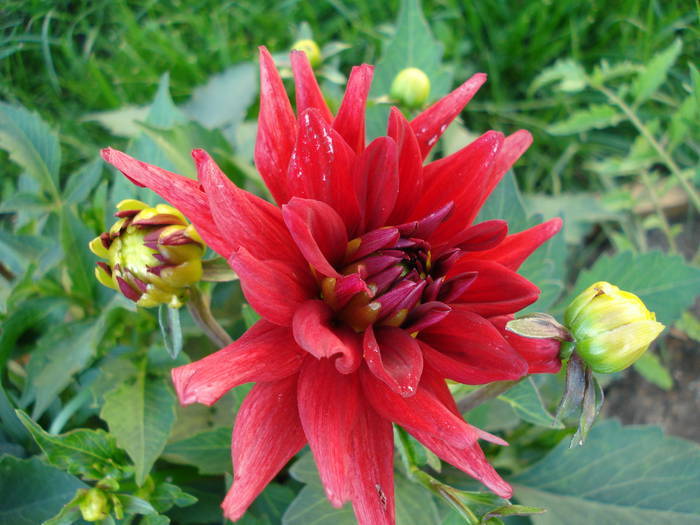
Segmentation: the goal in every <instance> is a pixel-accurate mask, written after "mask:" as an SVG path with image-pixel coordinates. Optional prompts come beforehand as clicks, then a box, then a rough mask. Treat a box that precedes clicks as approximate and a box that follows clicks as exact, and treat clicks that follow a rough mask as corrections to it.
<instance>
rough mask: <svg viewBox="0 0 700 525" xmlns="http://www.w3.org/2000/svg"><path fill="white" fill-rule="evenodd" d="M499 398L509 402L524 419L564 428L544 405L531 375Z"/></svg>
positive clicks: (536, 423)
mask: <svg viewBox="0 0 700 525" xmlns="http://www.w3.org/2000/svg"><path fill="white" fill-rule="evenodd" d="M498 399H500V400H501V401H503V402H505V403H508V404H509V405H510V406H511V407H512V408H513V411H514V412H515V413H516V414H517V415H518V416H519V417H520V418H521V419H522V420H524V421H527V422H529V423H533V424H535V425H539V426H542V427H549V428H564V425H563V424H561V423H560V422H557V421H555V419H554V417H553V416H552V414H550V413H549V411H548V410H547V408H546V407H545V406H544V402H543V401H542V397H541V396H540V393H539V391H538V390H537V386H535V383H534V381H533V379H532V378H531V377H528V378H527V379H525V380H523V381H521V382H520V383H518V384H517V385H515V386H514V387H513V388H511V389H510V390H508V391H507V392H505V393H503V394H501V395H500V396H498Z"/></svg>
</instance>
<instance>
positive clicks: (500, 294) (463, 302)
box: [447, 252, 540, 317]
mask: <svg viewBox="0 0 700 525" xmlns="http://www.w3.org/2000/svg"><path fill="white" fill-rule="evenodd" d="M482 253H486V252H475V254H478V255H481V254H482ZM475 254H471V253H470V254H468V255H466V256H464V257H462V258H461V259H460V260H459V261H457V263H456V264H455V265H454V266H453V267H452V268H450V271H449V272H448V273H447V277H448V278H450V277H452V276H454V275H457V274H460V273H463V272H477V274H478V275H477V276H476V279H474V282H473V283H472V284H471V285H470V286H469V288H467V289H466V290H465V292H464V293H463V294H462V296H461V297H458V298H457V299H454V300H453V302H452V303H450V306H453V307H454V306H455V305H459V306H460V308H463V309H466V310H470V311H472V312H475V313H477V314H479V315H482V316H484V317H492V316H494V315H504V314H512V313H515V312H517V311H519V310H522V309H523V308H525V307H526V306H528V305H530V304H532V303H534V302H535V301H536V300H537V297H539V295H540V290H539V288H537V286H535V285H534V284H532V283H531V282H530V281H528V280H527V279H525V277H523V276H522V275H518V274H517V273H515V272H514V271H513V270H509V269H508V268H506V267H505V266H503V265H501V264H499V263H496V262H493V261H486V260H484V261H482V260H477V259H473V258H472V255H475ZM453 303H454V304H453Z"/></svg>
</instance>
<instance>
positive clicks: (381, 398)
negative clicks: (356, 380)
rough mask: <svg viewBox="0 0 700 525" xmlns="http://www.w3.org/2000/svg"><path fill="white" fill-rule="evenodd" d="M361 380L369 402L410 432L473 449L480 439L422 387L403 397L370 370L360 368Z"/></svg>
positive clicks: (459, 418)
mask: <svg viewBox="0 0 700 525" xmlns="http://www.w3.org/2000/svg"><path fill="white" fill-rule="evenodd" d="M360 379H361V380H362V388H363V391H364V392H365V395H366V396H367V399H368V400H369V402H370V403H371V404H372V407H373V408H374V409H375V410H376V411H377V413H378V414H379V415H380V416H382V417H383V418H384V419H388V420H389V421H393V422H395V423H396V424H398V425H401V426H402V427H405V428H406V429H409V430H417V431H421V432H427V433H429V434H430V435H434V436H436V437H440V438H441V439H444V440H445V441H446V442H448V443H450V444H451V445H453V446H455V447H458V448H463V447H466V446H469V445H470V444H472V443H474V442H475V441H476V440H477V438H478V436H477V433H476V432H475V430H474V428H473V427H471V426H470V425H468V424H467V423H466V422H465V421H464V420H463V419H462V418H461V417H459V416H457V415H456V414H454V413H453V412H451V411H450V410H449V408H447V407H446V406H445V405H443V404H442V403H441V402H440V401H439V400H438V399H437V398H436V397H435V396H434V395H432V394H431V393H430V392H429V391H428V390H426V389H425V388H423V387H421V386H420V385H419V386H418V389H417V390H416V394H415V395H414V396H411V397H401V396H400V395H398V394H396V393H394V392H393V391H392V390H391V389H390V388H389V387H388V386H386V385H385V384H384V383H383V382H382V381H380V380H378V379H377V378H376V377H375V376H374V374H373V373H372V372H370V370H369V369H368V368H366V367H362V368H360Z"/></svg>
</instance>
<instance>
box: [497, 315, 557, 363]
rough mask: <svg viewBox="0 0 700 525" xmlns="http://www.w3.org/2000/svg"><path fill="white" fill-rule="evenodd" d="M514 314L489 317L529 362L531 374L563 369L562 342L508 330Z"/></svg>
mask: <svg viewBox="0 0 700 525" xmlns="http://www.w3.org/2000/svg"><path fill="white" fill-rule="evenodd" d="M512 319H513V316H512V315H501V316H498V317H492V318H490V319H489V321H491V323H492V324H493V325H494V326H495V327H496V328H497V329H498V331H499V332H501V334H503V337H504V338H505V340H506V341H508V343H510V345H511V346H512V347H513V348H515V351H516V352H518V353H519V354H520V355H521V356H522V357H523V358H524V359H525V361H527V364H528V373H529V374H556V373H557V372H559V370H560V369H561V359H560V357H559V350H560V347H561V343H560V342H559V341H556V340H555V339H530V338H528V337H522V336H520V335H518V334H514V333H513V332H509V331H507V330H506V324H507V323H508V321H510V320H512Z"/></svg>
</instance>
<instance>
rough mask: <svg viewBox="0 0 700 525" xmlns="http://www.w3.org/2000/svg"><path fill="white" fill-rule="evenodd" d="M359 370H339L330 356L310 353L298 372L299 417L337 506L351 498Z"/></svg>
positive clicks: (334, 504) (322, 476)
mask: <svg viewBox="0 0 700 525" xmlns="http://www.w3.org/2000/svg"><path fill="white" fill-rule="evenodd" d="M359 396H360V390H359V384H358V381H357V374H347V375H345V374H340V373H338V371H337V370H336V369H335V367H334V366H333V363H332V362H331V361H330V360H329V359H320V360H319V359H315V358H314V357H311V356H308V357H307V358H306V360H305V361H304V364H303V365H302V367H301V371H300V373H299V387H298V397H299V417H300V419H301V424H302V426H303V428H304V433H305V434H306V437H307V439H308V440H309V446H310V447H311V452H313V455H314V459H315V460H316V466H317V467H318V473H319V475H320V476H321V481H322V482H323V486H324V487H325V489H326V495H327V496H328V499H329V500H330V502H331V504H333V506H335V507H340V506H342V504H343V502H344V501H347V500H348V499H350V496H351V493H352V488H351V483H352V481H353V480H352V478H351V477H349V476H348V474H349V472H348V471H349V468H350V465H349V458H350V455H351V450H352V432H351V431H350V430H351V429H352V428H353V427H354V425H355V422H356V421H357V418H358V408H359V400H360V397H359Z"/></svg>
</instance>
